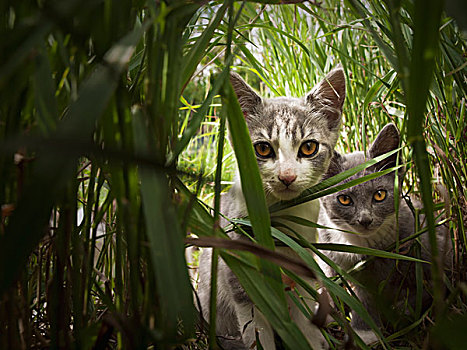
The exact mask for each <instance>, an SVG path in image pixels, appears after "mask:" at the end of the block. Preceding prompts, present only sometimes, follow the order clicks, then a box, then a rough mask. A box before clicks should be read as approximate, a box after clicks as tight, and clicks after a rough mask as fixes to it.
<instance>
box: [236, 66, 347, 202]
mask: <svg viewBox="0 0 467 350" xmlns="http://www.w3.org/2000/svg"><path fill="white" fill-rule="evenodd" d="M230 80H231V82H232V86H233V88H234V90H235V93H236V95H237V97H238V101H239V103H240V106H241V108H242V111H243V115H244V116H245V120H246V123H247V125H248V129H249V131H250V136H251V141H252V143H253V147H254V149H255V153H256V159H257V161H258V166H259V169H260V173H261V177H262V180H263V185H264V190H265V192H266V195H267V196H269V195H272V196H273V197H274V198H276V199H280V200H289V199H292V198H294V197H297V196H298V195H299V194H300V193H301V192H302V191H303V190H305V189H307V188H309V187H311V186H313V185H315V184H316V183H317V182H318V181H319V180H320V179H321V177H322V176H323V174H324V173H325V172H326V170H327V168H328V165H329V161H330V159H331V157H332V154H333V149H334V146H335V145H336V142H337V138H338V133H339V128H340V124H341V114H342V105H343V103H344V98H345V76H344V71H343V69H342V68H341V67H338V68H336V69H334V70H332V71H331V72H330V73H329V74H328V75H327V76H326V78H325V79H324V80H323V81H322V82H320V83H319V84H317V85H316V86H315V87H314V88H313V89H312V90H311V91H310V92H309V93H308V94H306V95H305V96H304V97H302V98H289V97H277V98H271V99H266V98H262V97H260V96H259V95H257V94H256V93H255V92H254V91H253V90H252V88H251V87H250V86H248V84H247V83H245V82H244V81H243V80H242V78H241V77H240V76H239V75H238V74H234V73H233V74H232V75H231V77H230Z"/></svg>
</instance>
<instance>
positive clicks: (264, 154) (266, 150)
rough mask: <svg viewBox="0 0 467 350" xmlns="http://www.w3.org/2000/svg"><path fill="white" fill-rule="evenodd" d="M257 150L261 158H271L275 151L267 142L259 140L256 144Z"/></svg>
mask: <svg viewBox="0 0 467 350" xmlns="http://www.w3.org/2000/svg"><path fill="white" fill-rule="evenodd" d="M255 152H256V155H257V156H258V157H261V158H271V157H273V156H274V151H273V149H272V147H271V145H270V144H269V143H267V142H258V143H257V144H255Z"/></svg>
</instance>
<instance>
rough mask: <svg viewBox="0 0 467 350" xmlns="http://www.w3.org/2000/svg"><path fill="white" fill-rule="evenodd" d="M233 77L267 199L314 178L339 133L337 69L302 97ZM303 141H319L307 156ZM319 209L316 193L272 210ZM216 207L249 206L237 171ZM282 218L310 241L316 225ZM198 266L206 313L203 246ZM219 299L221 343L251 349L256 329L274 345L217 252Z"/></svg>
mask: <svg viewBox="0 0 467 350" xmlns="http://www.w3.org/2000/svg"><path fill="white" fill-rule="evenodd" d="M231 81H232V85H233V87H234V89H235V92H236V94H237V96H238V99H239V103H240V105H241V107H242V111H243V113H244V115H245V119H246V122H247V125H248V129H249V132H250V136H251V139H252V142H253V144H254V145H255V150H256V153H257V159H258V166H259V169H260V174H261V178H262V181H263V186H264V190H265V194H266V200H267V204H268V205H271V204H274V203H276V202H278V201H280V200H289V199H292V198H295V197H297V196H298V195H299V194H300V193H301V192H303V191H304V190H305V189H307V188H309V187H311V186H312V185H314V184H316V183H317V182H318V181H319V180H320V179H321V177H322V175H323V174H324V173H325V171H326V170H327V167H328V165H329V161H330V159H331V157H332V153H333V149H334V146H335V144H336V141H337V137H338V131H339V127H340V123H341V111H342V104H343V99H344V96H345V78H344V75H343V71H342V69H336V70H334V71H332V72H331V73H329V74H328V76H327V77H326V80H325V81H323V82H321V83H320V84H318V85H317V86H316V87H315V88H314V89H313V90H312V91H311V92H310V93H309V94H308V95H307V96H306V97H304V98H300V99H298V98H285V97H280V98H274V99H262V98H260V97H259V96H258V95H256V93H254V92H253V91H252V90H251V88H249V86H248V85H247V84H246V83H245V82H243V80H241V78H240V77H238V76H237V75H233V76H232V77H231ZM331 85H332V87H331ZM308 141H312V142H313V144H314V145H318V146H317V149H316V150H315V152H314V153H313V154H312V155H311V156H306V157H304V156H303V154H302V153H300V152H302V151H301V150H302V147H303V144H304V143H307V142H308ZM264 143H267V144H268V146H267V147H269V148H267V147H266V148H264V149H263V151H264V150H269V151H272V155H271V153H269V154H268V156H267V157H263V156H261V155H260V153H259V152H261V149H257V145H258V144H264ZM306 146H310V144H307V145H306ZM310 147H311V146H310ZM313 147H314V146H313ZM305 151H307V150H306V149H305ZM318 211H319V203H318V202H316V201H315V202H308V203H305V204H302V205H300V206H296V207H293V208H289V209H285V210H283V211H281V212H278V213H277V214H276V215H282V214H288V215H294V216H299V217H303V218H305V219H307V220H311V221H315V220H317V216H318ZM221 212H222V213H223V214H224V215H225V216H227V217H229V218H239V217H244V216H246V215H247V214H248V213H247V209H246V205H245V201H244V197H243V193H242V187H241V183H240V180H239V176H237V177H236V181H235V183H234V185H233V186H232V188H231V189H230V191H229V192H228V193H227V194H225V195H223V197H222V200H221ZM226 224H227V222H226V221H225V220H224V221H222V222H221V225H222V226H225V225H226ZM288 225H290V226H291V228H292V229H297V230H298V231H299V232H300V233H301V234H303V235H304V236H305V237H306V238H307V239H309V240H310V241H312V242H314V241H316V231H315V230H313V229H308V228H304V227H303V226H298V225H297V226H295V225H294V224H293V223H288ZM230 235H231V237H232V238H233V239H245V238H243V237H241V236H240V235H238V234H235V233H231V234H230ZM281 250H282V251H284V249H281ZM285 252H286V254H293V253H292V251H291V250H287V249H285ZM199 269H200V270H199V271H200V281H199V287H198V296H199V299H200V302H201V307H202V311H203V316H204V318H205V319H209V292H210V277H211V275H210V269H211V251H210V250H209V249H207V250H205V251H204V252H203V254H202V256H201V259H200V268H199ZM217 304H218V307H217V335H218V339H219V340H220V341H221V343H222V345H223V346H224V347H225V348H226V349H228V348H230V349H241V347H240V346H239V344H243V347H244V348H246V349H249V348H250V347H251V346H252V344H253V343H254V341H255V329H256V330H258V331H259V338H260V341H261V344H262V346H263V347H264V349H266V350H270V349H275V344H274V334H273V331H272V328H271V326H270V325H269V323H268V322H267V320H265V318H264V317H263V316H262V315H261V313H260V312H259V310H257V309H256V308H255V307H254V305H253V303H252V302H251V301H250V299H249V297H248V296H247V294H246V293H245V291H244V290H243V288H242V287H241V285H240V283H239V281H238V280H237V278H236V276H235V275H234V274H233V273H232V271H231V270H230V269H229V268H228V267H227V266H226V264H225V263H224V262H223V261H222V260H219V270H218V297H217ZM289 306H290V313H291V317H292V319H293V320H294V321H295V322H296V323H297V325H298V326H299V328H300V329H301V330H302V332H303V333H304V335H305V336H306V337H307V339H308V341H309V343H310V345H312V347H313V348H322V347H323V345H322V342H323V338H322V335H321V334H320V332H319V330H318V329H317V328H316V327H315V326H313V325H312V324H311V322H310V321H309V320H308V319H306V317H305V316H303V314H302V313H301V312H300V311H299V310H298V309H297V307H296V306H295V305H294V304H293V303H289Z"/></svg>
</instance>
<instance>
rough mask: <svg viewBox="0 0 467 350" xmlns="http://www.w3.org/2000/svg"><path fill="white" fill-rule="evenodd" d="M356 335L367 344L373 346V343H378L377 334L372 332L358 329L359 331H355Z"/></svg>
mask: <svg viewBox="0 0 467 350" xmlns="http://www.w3.org/2000/svg"><path fill="white" fill-rule="evenodd" d="M355 333H357V334H358V336H359V337H360V338H362V340H363V342H364V343H365V344H367V345H368V344H372V343H376V342H377V341H378V337H377V336H376V334H375V333H374V332H373V331H371V330H362V329H358V330H355Z"/></svg>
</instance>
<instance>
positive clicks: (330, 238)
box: [318, 124, 449, 343]
mask: <svg viewBox="0 0 467 350" xmlns="http://www.w3.org/2000/svg"><path fill="white" fill-rule="evenodd" d="M398 145H399V133H398V131H397V129H396V127H395V126H394V125H392V124H389V125H387V126H386V127H385V128H384V129H383V130H382V131H381V132H380V134H379V135H378V137H377V138H376V140H375V142H374V143H373V145H372V146H371V147H370V150H369V152H368V154H366V155H365V154H364V153H363V152H354V153H351V154H348V155H345V156H341V155H338V154H336V155H335V156H334V158H333V161H332V164H331V166H330V168H329V170H328V173H327V174H326V176H333V175H335V174H338V173H340V172H343V171H345V170H348V169H351V168H353V167H355V166H357V165H359V164H362V163H364V162H365V161H367V160H369V159H371V158H375V157H377V156H379V155H382V154H384V153H387V152H389V151H391V150H394V149H396V148H397V147H398ZM395 164H396V155H393V156H390V157H389V158H386V160H383V161H381V162H380V163H377V164H376V165H374V166H372V167H370V168H367V169H366V170H365V171H364V172H363V173H358V174H356V175H354V176H352V177H350V178H349V179H347V180H345V182H348V181H351V180H354V179H356V178H359V177H361V176H363V175H366V174H369V173H374V172H377V171H380V170H383V169H384V168H390V167H392V166H395ZM395 176H396V173H395V172H391V173H389V174H386V175H384V176H381V177H379V178H376V179H373V180H370V181H368V182H365V183H362V184H359V185H357V186H354V187H351V188H349V189H346V190H343V191H340V192H337V193H335V194H332V195H329V196H326V197H324V198H322V199H321V200H320V202H321V211H320V214H319V221H318V222H319V224H321V225H323V226H326V227H332V228H338V229H340V230H347V231H352V232H355V233H356V234H353V233H346V232H342V231H338V230H332V229H319V230H318V231H319V241H320V242H322V243H340V244H346V245H354V246H360V247H367V248H374V249H380V250H385V249H387V248H389V247H390V246H391V245H392V244H394V243H395V242H397V241H398V240H399V241H401V240H403V239H404V238H407V237H409V236H411V235H412V234H413V233H414V228H415V223H414V214H413V213H412V211H411V209H410V208H409V206H408V205H407V203H406V201H405V200H403V199H402V198H399V211H398V213H396V212H395V208H394V180H395ZM381 191H385V195H384V199H383V200H381V201H379V199H380V198H382V195H381V193H382V192H381ZM376 199H378V200H376ZM340 200H342V201H343V202H344V203H347V202H348V201H350V203H349V204H345V205H344V204H342V203H341V202H340ZM396 215H397V218H396ZM396 219H397V220H396ZM422 221H423V217H422ZM446 234H447V232H446V229H445V228H444V227H443V226H441V227H440V228H439V229H438V236H439V237H438V239H439V245H440V248H441V252H442V253H443V254H444V251H445V247H444V245H445V244H446V243H449V241H448V240H447V238H446ZM420 241H421V258H422V259H424V260H430V254H429V249H428V248H429V244H428V241H427V237H426V235H423V236H422V237H421V240H420ZM410 244H412V242H409V243H407V244H405V245H401V246H400V251H399V252H400V253H401V254H407V253H408V248H409V247H410ZM323 253H325V254H326V255H327V256H328V257H329V258H330V259H331V260H332V261H334V262H335V263H336V264H337V265H339V266H340V267H341V268H343V269H344V270H348V269H350V268H351V267H353V266H355V265H356V264H357V263H358V262H360V261H362V260H364V259H365V258H366V257H364V256H362V255H359V254H353V253H345V252H337V251H323ZM408 255H412V256H413V253H411V252H409V253H408ZM320 265H321V267H322V269H323V270H324V272H325V273H326V275H328V276H334V275H335V271H334V270H333V269H332V268H331V267H329V266H328V265H327V264H325V263H324V262H322V261H321V262H320ZM429 272H430V271H429V265H428V264H424V266H423V273H424V279H425V280H429V276H430V274H429ZM355 278H356V280H357V281H358V282H359V283H360V284H361V285H362V286H363V288H362V287H360V286H354V291H355V293H356V295H357V296H358V297H359V299H360V301H361V302H362V303H363V305H364V306H365V307H366V308H367V310H368V311H369V313H370V315H371V316H372V317H373V319H374V320H376V321H377V322H379V321H381V320H380V319H381V318H382V319H383V320H384V317H381V314H380V313H379V312H378V309H379V310H381V309H383V311H385V310H384V306H386V311H390V310H389V309H390V307H391V306H392V307H396V308H397V306H402V304H403V303H404V301H405V300H407V301H408V305H411V306H412V307H414V302H415V296H416V275H415V265H414V264H413V263H410V262H406V261H402V260H400V261H396V260H394V259H382V258H376V259H373V260H372V261H370V262H369V263H368V264H367V265H366V266H365V267H364V268H363V269H362V270H361V271H358V272H357V273H356V274H355ZM383 283H385V288H381V286H382V284H383ZM423 301H424V302H425V303H426V302H428V301H429V296H428V295H424V300H423ZM376 303H377V304H378V307H376V305H375V304H376ZM398 304H399V305H398ZM405 309H406V308H405V307H404V308H402V311H399V316H401V315H402V316H404V313H405V311H406V310H405ZM352 325H353V327H354V329H355V330H357V332H358V333H359V335H360V336H361V337H362V338H363V340H364V341H365V342H367V343H370V342H373V341H375V340H376V336H375V335H374V334H373V333H372V332H371V331H369V327H368V325H366V323H364V322H363V320H362V319H361V318H360V317H359V316H358V315H357V314H356V313H352Z"/></svg>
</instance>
